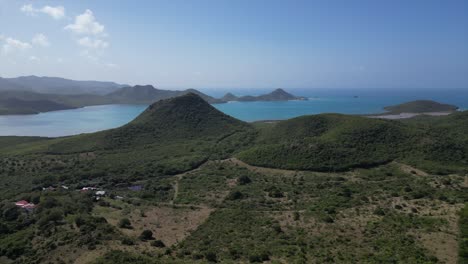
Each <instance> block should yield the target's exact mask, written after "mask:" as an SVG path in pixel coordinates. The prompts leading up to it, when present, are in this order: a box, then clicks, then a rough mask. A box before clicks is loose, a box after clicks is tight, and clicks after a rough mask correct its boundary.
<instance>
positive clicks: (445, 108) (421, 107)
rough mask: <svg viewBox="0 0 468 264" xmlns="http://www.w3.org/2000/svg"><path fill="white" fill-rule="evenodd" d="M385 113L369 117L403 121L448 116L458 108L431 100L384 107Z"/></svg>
mask: <svg viewBox="0 0 468 264" xmlns="http://www.w3.org/2000/svg"><path fill="white" fill-rule="evenodd" d="M384 110H386V111H387V112H385V113H381V114H374V115H369V117H372V118H385V119H404V118H411V117H414V116H418V115H430V116H441V115H449V114H451V113H453V112H455V111H457V110H458V106H455V105H450V104H442V103H438V102H435V101H431V100H416V101H411V102H406V103H402V104H398V105H391V106H386V107H384Z"/></svg>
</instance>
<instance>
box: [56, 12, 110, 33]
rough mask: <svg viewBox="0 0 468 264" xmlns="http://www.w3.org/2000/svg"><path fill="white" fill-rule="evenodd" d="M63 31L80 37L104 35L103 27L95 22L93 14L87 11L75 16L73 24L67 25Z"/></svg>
mask: <svg viewBox="0 0 468 264" xmlns="http://www.w3.org/2000/svg"><path fill="white" fill-rule="evenodd" d="M65 29H66V30H70V31H72V32H73V33H76V34H82V35H105V32H104V25H102V24H100V23H99V22H97V21H96V18H95V17H94V14H93V12H92V11H91V10H89V9H87V10H86V11H85V12H84V13H83V14H81V15H78V16H76V17H75V23H73V24H70V25H67V26H66V27H65Z"/></svg>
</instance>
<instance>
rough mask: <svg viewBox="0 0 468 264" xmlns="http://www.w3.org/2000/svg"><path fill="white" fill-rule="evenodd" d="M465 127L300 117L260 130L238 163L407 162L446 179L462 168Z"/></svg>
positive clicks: (315, 166) (332, 166)
mask: <svg viewBox="0 0 468 264" xmlns="http://www.w3.org/2000/svg"><path fill="white" fill-rule="evenodd" d="M431 120H432V119H431ZM448 120H450V121H448ZM467 124H468V115H467V113H465V112H463V113H458V114H454V115H453V116H451V117H449V118H448V117H447V118H434V120H433V121H427V122H424V123H419V122H416V121H414V122H400V121H391V120H376V119H370V118H365V117H358V116H346V115H338V114H322V115H315V116H303V117H298V118H293V119H290V120H286V121H282V122H278V123H277V124H275V125H273V127H270V128H269V129H264V130H263V133H262V134H261V136H260V137H259V139H258V142H257V144H256V146H254V147H253V148H251V149H249V150H246V151H244V152H242V153H240V154H239V155H238V157H239V158H240V159H242V160H243V161H245V162H247V163H249V164H255V165H259V166H265V167H276V168H284V169H299V170H318V171H340V170H347V169H350V168H354V167H368V166H374V165H377V164H383V163H387V162H390V161H393V160H406V161H411V163H413V164H417V165H418V166H423V167H425V168H427V169H430V170H438V172H439V173H443V172H446V173H448V172H450V171H452V170H458V169H464V168H465V166H466V164H467V160H468V156H467V155H466V153H468V141H467V140H468V137H467V136H466V135H465V134H466V133H465V132H463V131H466V130H465V129H466V128H467ZM444 133H445V134H444Z"/></svg>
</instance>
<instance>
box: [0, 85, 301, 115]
mask: <svg viewBox="0 0 468 264" xmlns="http://www.w3.org/2000/svg"><path fill="white" fill-rule="evenodd" d="M188 93H194V94H197V95H199V96H200V97H201V98H202V99H204V100H205V101H206V102H208V103H210V104H217V103H226V102H228V101H244V102H248V101H287V100H307V98H305V97H297V96H294V95H292V94H290V93H287V92H286V91H284V90H283V89H276V90H274V91H273V92H271V93H269V94H264V95H259V96H249V95H248V96H241V97H237V96H235V95H233V94H232V93H228V94H226V95H225V96H224V97H222V98H219V99H218V98H214V97H212V96H209V95H206V94H204V93H202V92H200V91H198V90H195V89H187V90H181V91H173V90H162V89H157V88H155V87H153V86H152V85H135V86H129V85H125V84H117V83H114V82H99V81H75V80H68V79H63V78H57V77H37V76H23V77H17V78H0V115H7V114H36V113H40V112H47V111H55V110H64V109H73V108H79V107H84V106H91V105H104V104H152V103H154V102H156V101H159V100H163V99H168V98H172V97H177V96H181V95H185V94H188Z"/></svg>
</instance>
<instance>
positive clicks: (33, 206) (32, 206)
mask: <svg viewBox="0 0 468 264" xmlns="http://www.w3.org/2000/svg"><path fill="white" fill-rule="evenodd" d="M22 207H23V208H24V209H34V208H36V205H35V204H32V203H28V204H25V205H24V206H22Z"/></svg>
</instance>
